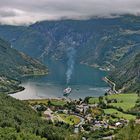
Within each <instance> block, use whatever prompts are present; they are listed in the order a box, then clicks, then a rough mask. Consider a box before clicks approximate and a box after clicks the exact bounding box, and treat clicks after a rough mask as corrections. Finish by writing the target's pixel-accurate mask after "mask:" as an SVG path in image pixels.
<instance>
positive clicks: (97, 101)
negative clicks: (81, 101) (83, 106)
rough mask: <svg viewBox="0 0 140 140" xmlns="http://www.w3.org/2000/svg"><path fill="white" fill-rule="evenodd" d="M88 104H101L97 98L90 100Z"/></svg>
mask: <svg viewBox="0 0 140 140" xmlns="http://www.w3.org/2000/svg"><path fill="white" fill-rule="evenodd" d="M88 103H89V104H96V103H99V98H95V97H93V98H90V99H89V100H88Z"/></svg>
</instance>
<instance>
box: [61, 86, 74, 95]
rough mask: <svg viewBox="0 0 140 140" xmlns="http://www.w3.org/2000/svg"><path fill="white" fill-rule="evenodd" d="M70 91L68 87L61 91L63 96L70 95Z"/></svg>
mask: <svg viewBox="0 0 140 140" xmlns="http://www.w3.org/2000/svg"><path fill="white" fill-rule="evenodd" d="M71 91H72V89H71V88H70V87H67V88H65V89H64V90H63V95H64V96H68V95H69V94H70V93H71Z"/></svg>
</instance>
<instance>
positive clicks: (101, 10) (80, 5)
mask: <svg viewBox="0 0 140 140" xmlns="http://www.w3.org/2000/svg"><path fill="white" fill-rule="evenodd" d="M122 14H133V15H139V14H140V0H29V1H27V0H25V1H23V0H10V1H9V0H4V1H3V0H0V22H1V23H3V24H30V23H32V22H35V21H38V20H52V19H53V20H57V19H61V18H68V19H85V18H89V17H92V16H98V17H110V16H111V17H112V16H114V15H115V16H117V15H122Z"/></svg>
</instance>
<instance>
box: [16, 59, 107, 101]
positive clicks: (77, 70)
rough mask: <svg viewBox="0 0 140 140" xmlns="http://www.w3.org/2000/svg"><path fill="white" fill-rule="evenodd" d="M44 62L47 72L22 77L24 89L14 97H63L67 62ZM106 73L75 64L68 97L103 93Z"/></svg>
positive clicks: (65, 85)
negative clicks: (43, 74)
mask: <svg viewBox="0 0 140 140" xmlns="http://www.w3.org/2000/svg"><path fill="white" fill-rule="evenodd" d="M46 64H47V66H48V68H49V74H48V75H47V76H34V77H26V78H24V79H23V83H22V85H23V86H24V87H25V88H26V90H25V91H22V92H20V93H16V94H15V95H14V96H15V97H17V98H19V99H26V98H57V97H63V89H64V88H66V87H67V84H66V71H67V64H66V63H65V62H61V61H53V60H49V61H48V62H46ZM106 74H107V73H106V72H103V71H100V70H98V69H95V68H92V67H89V66H86V65H82V64H75V66H74V70H73V73H72V76H71V80H70V83H69V86H70V87H72V93H71V94H70V96H69V97H70V98H73V99H77V98H85V97H86V96H96V97H97V96H101V95H103V94H104V93H105V91H106V90H107V89H108V87H107V85H106V83H105V82H104V81H103V80H102V78H103V77H104V76H106ZM25 96H26V97H25Z"/></svg>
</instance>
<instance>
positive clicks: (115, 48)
mask: <svg viewBox="0 0 140 140" xmlns="http://www.w3.org/2000/svg"><path fill="white" fill-rule="evenodd" d="M139 23H140V17H135V16H127V15H126V16H122V17H118V18H114V19H107V18H95V19H89V20H60V21H43V22H37V23H35V24H33V25H30V26H28V27H22V26H19V27H18V28H17V29H16V27H15V26H5V25H1V26H0V36H2V37H3V38H6V39H7V40H9V41H10V42H11V43H12V45H13V47H14V48H16V49H18V50H20V51H23V52H24V53H26V54H28V55H30V56H32V57H35V58H40V59H41V58H46V57H49V58H56V59H62V60H66V59H67V56H66V53H67V48H68V47H73V48H75V50H76V61H77V62H78V63H79V62H80V63H85V64H88V65H92V66H97V65H99V66H100V67H103V68H105V69H107V68H114V67H115V66H116V65H117V64H118V63H120V62H121V61H127V60H128V59H131V58H132V57H134V56H135V54H136V53H137V52H140V47H139V44H140V42H139V37H140V26H139V25H140V24H139ZM7 32H8V33H9V34H7ZM126 58H127V59H126Z"/></svg>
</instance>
